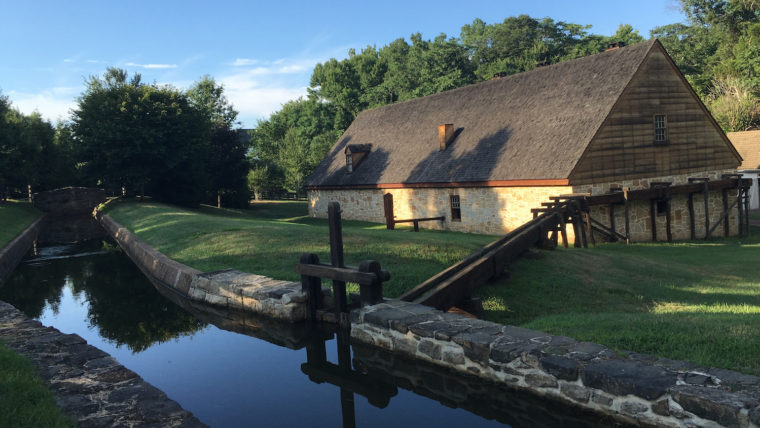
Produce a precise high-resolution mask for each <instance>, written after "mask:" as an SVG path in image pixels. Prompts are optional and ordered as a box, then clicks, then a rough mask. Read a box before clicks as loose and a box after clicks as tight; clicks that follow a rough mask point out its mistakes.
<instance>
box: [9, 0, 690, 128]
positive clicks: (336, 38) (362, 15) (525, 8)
mask: <svg viewBox="0 0 760 428" xmlns="http://www.w3.org/2000/svg"><path fill="white" fill-rule="evenodd" d="M520 14H528V15H531V16H533V17H535V18H543V17H550V18H552V19H554V20H555V21H565V22H572V23H576V24H590V25H592V28H591V30H590V31H591V32H593V33H595V34H601V35H611V34H613V33H614V32H615V31H616V30H617V28H618V26H619V25H620V24H625V23H628V24H631V25H633V26H634V28H636V29H637V30H639V32H640V34H641V35H642V36H644V37H645V38H648V37H649V31H650V30H651V29H652V28H654V27H656V26H659V25H665V24H671V23H674V22H680V21H682V20H683V19H684V18H683V15H682V13H681V11H680V7H679V3H678V1H677V0H638V1H633V2H611V1H609V0H607V1H575V2H574V1H548V0H547V1H544V0H533V1H511V0H501V1H490V0H465V1H461V0H459V1H448V0H435V1H415V0H405V1H397V0H386V1H359V0H355V1H343V0H337V1H330V2H323V1H316V0H315V1H271V2H266V3H265V2H254V1H247V2H246V1H224V0H217V1H214V2H211V1H205V2H204V1H192V0H187V1H162V0H154V1H139V0H135V1H130V2H115V1H108V0H99V1H71V2H68V1H60V0H56V1H34V0H26V1H24V0H15V1H11V0H0V41H1V42H0V91H2V93H3V94H4V95H6V96H8V97H9V98H10V99H11V102H12V103H13V105H14V106H15V107H17V108H19V109H20V110H21V111H23V112H25V113H31V112H32V111H34V110H38V111H39V112H40V113H42V115H43V116H45V117H46V118H48V119H50V120H53V121H54V120H56V119H66V118H67V117H68V111H69V109H71V108H72V107H73V106H74V104H75V102H76V97H77V96H78V95H79V94H80V93H81V92H82V90H83V89H84V80H85V79H86V78H87V77H88V76H91V75H99V74H102V73H103V72H104V71H105V69H106V67H120V68H125V69H127V70H128V71H129V72H130V73H134V72H139V73H141V74H142V75H143V79H144V80H145V81H149V82H153V81H155V82H158V83H162V84H163V83H166V84H172V85H174V86H177V87H180V88H187V87H188V86H190V85H191V84H192V83H193V82H194V81H195V80H197V79H198V78H200V77H201V76H203V75H205V74H210V75H211V76H213V77H214V78H216V79H217V81H219V82H222V83H223V84H224V85H225V88H226V92H227V96H228V98H229V99H230V101H231V102H232V103H233V105H234V106H235V108H236V109H237V110H239V111H240V116H239V119H240V120H241V121H242V124H243V126H244V127H247V128H250V127H254V126H255V124H256V121H257V120H258V119H261V118H266V117H268V116H269V114H271V113H273V112H274V111H276V110H278V109H279V107H280V106H281V105H282V104H283V103H285V102H286V101H288V100H291V99H295V98H298V97H299V96H302V95H305V94H306V87H308V85H309V78H310V76H311V70H312V68H313V67H314V65H315V64H316V63H318V62H322V61H325V60H327V59H329V58H333V57H334V58H339V59H340V58H345V57H346V56H347V51H348V49H349V48H355V49H357V50H360V49H361V48H362V47H365V46H367V45H376V46H378V47H381V46H383V45H385V44H387V43H389V42H391V41H393V40H395V39H397V38H400V37H404V38H406V39H407V40H408V39H409V35H410V34H412V33H415V32H420V33H422V36H423V38H425V39H431V38H433V37H435V36H436V35H438V34H440V33H445V34H447V35H448V36H450V37H452V36H459V31H460V29H461V27H462V25H465V24H469V23H471V22H472V21H473V20H474V19H475V18H480V19H482V20H484V21H485V22H486V23H489V24H491V23H494V22H501V21H503V20H504V18H506V17H508V16H513V15H520Z"/></svg>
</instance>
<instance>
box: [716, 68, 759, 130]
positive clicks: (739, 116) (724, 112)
mask: <svg viewBox="0 0 760 428" xmlns="http://www.w3.org/2000/svg"><path fill="white" fill-rule="evenodd" d="M752 89H753V88H752V87H751V86H750V84H749V82H748V81H747V80H746V79H740V78H737V77H726V78H723V79H719V80H718V81H716V82H715V84H714V85H713V93H711V94H710V96H709V97H707V99H706V100H705V101H706V102H705V103H706V104H707V107H708V108H709V109H710V111H711V112H712V114H713V116H714V117H715V120H717V121H718V123H720V124H721V126H722V127H723V130H724V131H726V132H730V131H746V130H749V129H752V128H754V127H757V126H760V98H758V97H757V96H756V95H755V94H754V93H753V92H752Z"/></svg>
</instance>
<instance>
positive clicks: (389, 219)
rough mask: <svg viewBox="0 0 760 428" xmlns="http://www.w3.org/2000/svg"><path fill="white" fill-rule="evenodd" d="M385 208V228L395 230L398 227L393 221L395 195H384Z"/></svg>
mask: <svg viewBox="0 0 760 428" xmlns="http://www.w3.org/2000/svg"><path fill="white" fill-rule="evenodd" d="M383 208H384V210H385V228H386V229H389V230H393V229H395V228H396V224H395V222H394V221H393V220H394V217H393V195H392V194H391V193H386V194H384V195H383Z"/></svg>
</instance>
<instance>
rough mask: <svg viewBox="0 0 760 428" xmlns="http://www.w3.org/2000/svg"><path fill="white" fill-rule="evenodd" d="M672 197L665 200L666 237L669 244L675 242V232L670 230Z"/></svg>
mask: <svg viewBox="0 0 760 428" xmlns="http://www.w3.org/2000/svg"><path fill="white" fill-rule="evenodd" d="M670 222H671V218H670V197H669V196H668V199H666V200H665V237H666V239H667V240H668V242H673V232H672V230H671V228H670Z"/></svg>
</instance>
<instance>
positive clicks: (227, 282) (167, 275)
mask: <svg viewBox="0 0 760 428" xmlns="http://www.w3.org/2000/svg"><path fill="white" fill-rule="evenodd" d="M96 216H97V219H98V221H99V222H100V224H101V225H102V226H103V227H104V228H105V229H106V231H107V232H108V234H109V235H111V236H112V237H113V238H114V239H115V240H116V242H117V243H118V244H119V246H120V247H121V248H122V249H123V250H124V252H125V253H126V254H127V255H128V256H129V258H130V259H132V261H133V262H134V263H135V264H136V265H137V267H138V268H140V270H141V271H142V272H143V273H144V274H145V276H147V277H148V278H149V279H150V280H151V281H153V282H154V283H158V284H159V285H162V286H164V287H168V288H169V289H171V290H174V291H175V292H177V293H179V294H180V295H182V296H183V297H185V298H188V299H191V300H194V301H198V302H202V303H206V304H209V305H214V306H219V307H223V308H229V309H236V310H245V311H249V312H252V313H255V314H259V315H262V316H266V317H271V318H275V319H278V320H281V321H286V322H299V321H304V320H306V315H307V296H306V293H305V292H303V291H302V290H301V284H300V283H297V282H290V281H280V280H275V279H272V278H268V277H265V276H261V275H254V274H250V273H245V272H240V271H237V270H233V269H227V270H222V271H214V272H205V273H204V272H201V271H199V270H197V269H193V268H191V267H189V266H185V265H183V264H182V263H179V262H176V261H174V260H172V259H170V258H168V257H166V256H165V255H163V254H162V253H160V252H159V251H158V250H156V249H155V248H153V247H151V246H150V245H148V244H147V243H146V242H145V241H143V240H142V239H140V238H139V237H138V236H137V235H135V234H133V233H132V232H130V231H129V230H127V229H126V228H125V227H123V226H122V225H120V224H119V223H117V222H116V221H115V220H114V219H112V218H111V217H110V216H108V215H106V214H103V213H101V212H98V213H97V214H96Z"/></svg>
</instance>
